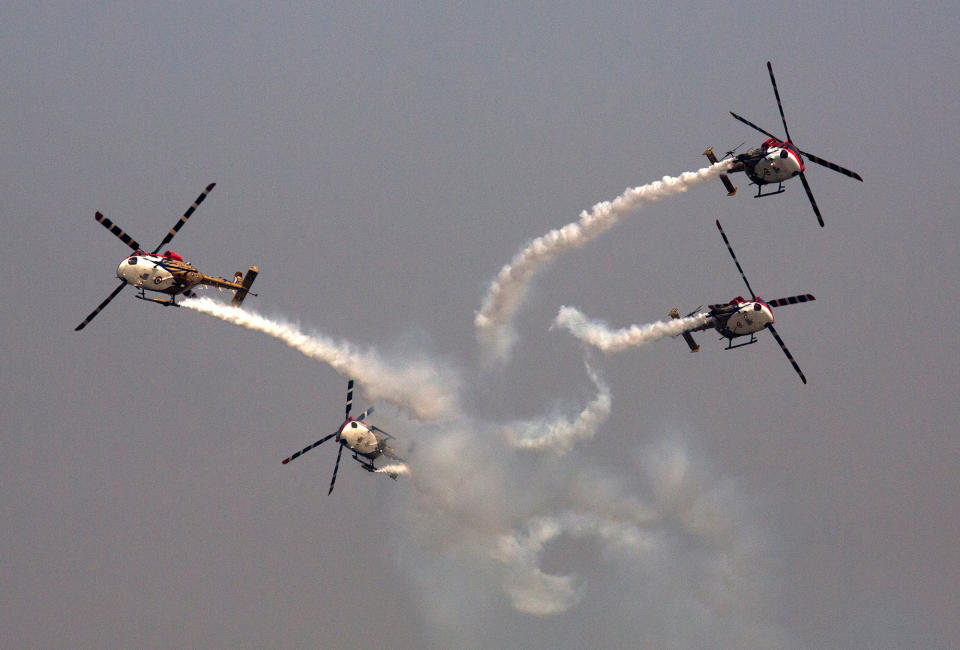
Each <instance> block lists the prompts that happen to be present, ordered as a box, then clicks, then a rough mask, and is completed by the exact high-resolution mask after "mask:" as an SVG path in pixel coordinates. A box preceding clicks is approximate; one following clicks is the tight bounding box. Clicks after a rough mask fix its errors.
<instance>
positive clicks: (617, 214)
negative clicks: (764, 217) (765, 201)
mask: <svg viewBox="0 0 960 650" xmlns="http://www.w3.org/2000/svg"><path fill="white" fill-rule="evenodd" d="M729 166H730V161H728V160H727V161H720V162H717V163H714V164H713V165H710V166H709V167H704V168H702V169H699V170H697V171H695V172H684V173H683V174H681V175H680V176H664V177H663V178H662V179H661V180H659V181H654V182H653V183H648V184H646V185H641V186H639V187H634V188H630V189H628V190H627V191H625V192H624V193H623V194H621V195H620V196H618V197H617V198H616V199H614V200H613V201H603V202H601V203H597V204H596V205H594V206H593V208H591V209H590V211H589V212H588V211H587V210H584V211H583V212H581V213H580V219H579V220H578V221H576V222H573V223H569V224H567V225H566V226H563V227H562V228H559V229H556V230H551V231H550V232H548V233H547V234H545V235H543V236H541V237H537V238H536V239H534V240H533V241H532V242H530V244H528V245H527V246H526V247H525V248H523V249H522V250H521V251H520V252H519V253H517V254H516V255H515V256H514V258H513V259H512V260H511V261H510V263H509V264H506V265H504V267H503V268H502V269H500V272H499V273H497V276H496V278H494V280H493V282H492V283H491V284H490V287H489V288H488V289H487V295H486V297H484V299H483V303H482V305H481V307H480V311H479V312H477V314H476V316H475V318H474V326H475V328H476V331H477V338H478V340H479V342H480V344H481V347H482V348H483V350H484V353H485V355H486V356H487V357H488V358H489V359H492V360H494V361H500V362H502V361H506V360H507V359H508V358H509V356H510V351H511V350H512V348H513V345H514V342H515V340H516V334H515V332H514V331H513V325H512V322H513V317H514V314H515V313H516V311H517V309H518V308H519V306H520V305H521V303H522V302H523V299H524V297H525V296H526V293H527V289H528V288H529V285H530V280H531V279H532V277H533V276H534V274H536V273H537V272H538V271H539V270H540V269H541V268H543V267H544V266H545V265H546V264H549V263H550V262H552V261H553V260H554V259H556V258H557V257H558V256H560V255H561V254H563V253H565V252H567V251H569V250H573V249H576V248H580V247H581V246H584V245H585V244H587V243H589V242H590V241H592V240H593V239H594V238H596V237H597V236H599V235H600V234H602V233H604V232H606V231H607V230H609V229H610V228H611V227H613V226H614V225H616V224H617V223H619V222H620V221H621V220H623V219H624V218H626V217H628V216H630V215H631V214H633V213H634V212H636V211H637V210H638V209H640V207H642V206H643V205H644V204H646V203H652V202H654V201H657V200H659V199H662V198H665V197H667V196H671V195H674V194H679V193H682V192H686V191H687V189H688V188H690V187H692V186H694V185H697V184H699V183H703V182H706V181H709V180H712V179H715V178H717V177H718V176H720V174H722V173H724V172H726V171H727V170H728V168H729Z"/></svg>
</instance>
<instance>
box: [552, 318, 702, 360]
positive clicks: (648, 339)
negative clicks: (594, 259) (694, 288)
mask: <svg viewBox="0 0 960 650" xmlns="http://www.w3.org/2000/svg"><path fill="white" fill-rule="evenodd" d="M709 317H710V316H709V314H706V313H700V314H696V315H694V316H687V317H686V318H675V319H671V320H668V321H657V322H655V323H650V324H648V325H631V326H630V327H626V328H623V329H619V330H611V329H610V328H609V327H607V326H606V324H604V323H603V322H601V321H595V320H589V319H588V318H587V317H586V316H585V315H584V314H583V312H581V311H580V310H579V309H577V308H575V307H561V308H560V312H559V313H558V314H557V317H556V318H555V319H554V321H553V323H554V325H557V326H559V327H564V328H566V329H568V330H570V333H571V334H573V335H574V336H575V337H577V338H578V339H580V340H581V341H582V342H583V343H585V344H586V345H591V346H593V347H595V348H597V349H599V350H601V351H603V352H606V353H612V352H620V351H621V350H624V349H626V348H636V347H640V346H641V345H646V344H647V343H652V342H654V341H659V340H660V339H662V338H666V337H668V336H679V335H680V334H682V333H683V332H686V331H687V330H690V329H692V328H694V327H699V326H700V325H703V324H704V323H705V322H707V319H708V318H709Z"/></svg>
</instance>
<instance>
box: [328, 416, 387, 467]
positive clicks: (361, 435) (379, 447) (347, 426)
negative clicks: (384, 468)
mask: <svg viewBox="0 0 960 650" xmlns="http://www.w3.org/2000/svg"><path fill="white" fill-rule="evenodd" d="M384 440H385V438H381V437H380V436H378V435H377V433H376V432H375V431H371V430H370V428H369V427H368V426H367V425H366V424H364V423H363V422H361V421H359V420H353V419H350V420H347V421H346V422H344V423H343V426H341V427H340V431H339V433H337V441H338V442H340V443H341V444H342V445H344V446H346V447H347V449H349V450H350V451H352V452H354V453H356V454H359V455H361V456H366V457H367V458H369V459H370V460H373V459H374V458H376V457H377V456H379V455H380V454H381V453H383V444H384Z"/></svg>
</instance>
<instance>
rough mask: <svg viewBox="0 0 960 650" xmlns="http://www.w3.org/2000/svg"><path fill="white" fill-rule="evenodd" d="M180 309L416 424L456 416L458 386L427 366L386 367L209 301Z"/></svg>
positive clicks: (369, 354)
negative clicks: (326, 369) (285, 349)
mask: <svg viewBox="0 0 960 650" xmlns="http://www.w3.org/2000/svg"><path fill="white" fill-rule="evenodd" d="M179 304H180V306H181V307H186V308H187V309H193V310H195V311H198V312H201V313H204V314H209V315H211V316H215V317H217V318H219V319H221V320H224V321H226V322H228V323H233V324H235V325H240V326H241V327H245V328H246V329H249V330H254V331H257V332H263V333H265V334H269V335H270V336H272V337H274V338H276V339H279V340H280V341H283V342H284V343H285V344H287V345H288V346H290V347H291V348H293V349H295V350H297V351H299V352H300V353H302V354H303V355H305V356H307V357H310V358H312V359H317V360H319V361H323V362H324V363H327V364H329V365H330V366H331V367H332V368H333V369H334V370H336V371H338V372H340V373H342V374H344V375H346V376H348V377H353V378H355V379H357V380H358V381H359V382H360V385H361V387H362V389H363V391H364V393H365V394H366V395H367V396H368V397H369V398H370V399H383V400H386V401H388V402H391V403H392V404H395V405H396V406H398V407H400V408H402V409H406V410H408V411H409V412H410V413H411V414H412V415H413V416H414V417H416V418H417V419H419V420H422V421H427V420H436V419H440V418H444V417H448V416H450V414H454V413H456V412H458V411H459V406H458V404H457V395H458V392H457V388H458V383H459V382H458V381H457V380H456V378H455V377H452V376H451V373H450V372H449V371H444V372H441V370H440V369H439V368H438V367H437V366H436V365H434V364H432V363H430V362H428V361H414V362H406V363H404V364H403V367H396V366H393V365H390V364H388V363H386V362H385V361H384V360H383V359H381V358H380V356H379V355H378V354H377V353H376V352H375V351H373V350H367V351H361V350H358V349H357V348H356V347H355V346H353V345H352V344H350V343H348V342H345V341H341V342H336V341H333V340H332V339H330V338H328V337H326V336H322V335H319V334H313V335H310V334H304V333H303V332H301V331H300V330H299V329H298V328H297V327H296V326H295V325H293V324H291V323H288V322H286V321H283V320H278V319H270V318H267V317H265V316H261V315H260V314H257V313H255V312H249V311H245V310H243V309H240V308H239V307H234V306H232V305H227V304H224V303H221V302H217V301H215V300H211V299H210V298H189V299H187V300H184V301H182V302H180V303H179Z"/></svg>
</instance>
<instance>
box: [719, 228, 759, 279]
mask: <svg viewBox="0 0 960 650" xmlns="http://www.w3.org/2000/svg"><path fill="white" fill-rule="evenodd" d="M717 229H719V230H720V234H721V235H722V236H723V241H724V243H726V245H727V250H728V251H730V257H732V258H733V261H734V263H735V264H736V265H737V270H738V271H740V277H741V278H743V283H744V284H745V285H747V291H749V292H750V297H751V298H756V297H757V294H755V293H754V292H753V288H751V286H750V283H749V282H747V276H746V274H744V272H743V269H742V268H741V267H740V262H739V261H738V260H737V256H736V254H735V253H734V252H733V247H732V246H730V240H729V239H727V233H725V232H723V227H722V226H721V225H720V220H719V219H717Z"/></svg>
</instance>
